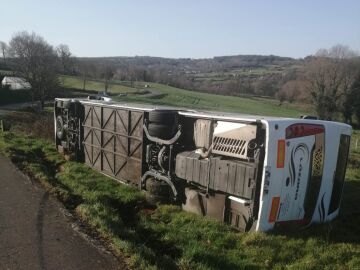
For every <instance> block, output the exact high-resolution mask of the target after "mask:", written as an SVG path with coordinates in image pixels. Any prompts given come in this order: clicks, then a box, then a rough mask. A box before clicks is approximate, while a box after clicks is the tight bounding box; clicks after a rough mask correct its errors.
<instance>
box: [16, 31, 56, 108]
mask: <svg viewBox="0 0 360 270" xmlns="http://www.w3.org/2000/svg"><path fill="white" fill-rule="evenodd" d="M9 45H10V53H11V55H12V57H13V60H14V63H15V67H16V70H17V71H18V72H19V73H20V75H21V76H22V77H24V78H25V79H26V80H27V81H28V82H29V83H30V84H31V87H32V96H33V100H34V99H35V98H39V99H40V101H41V106H42V108H43V107H44V102H45V99H46V98H47V96H48V95H49V94H50V92H51V91H52V90H54V89H55V88H57V86H58V74H57V70H58V58H57V55H56V52H55V50H54V48H53V47H52V46H51V45H49V44H48V43H47V42H46V41H45V40H44V39H43V38H42V37H41V36H39V35H37V34H35V33H31V34H30V33H28V32H26V31H25V32H20V33H17V34H16V35H14V37H13V38H12V39H11V41H10V43H9Z"/></svg>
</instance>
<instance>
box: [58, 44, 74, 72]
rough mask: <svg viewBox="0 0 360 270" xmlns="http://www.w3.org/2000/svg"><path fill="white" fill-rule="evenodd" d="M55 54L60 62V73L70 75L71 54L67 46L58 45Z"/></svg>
mask: <svg viewBox="0 0 360 270" xmlns="http://www.w3.org/2000/svg"><path fill="white" fill-rule="evenodd" d="M56 53H57V55H58V57H59V60H60V64H61V65H60V66H61V73H62V74H69V73H71V64H72V61H71V52H70V49H69V46H68V45H66V44H60V45H59V46H57V47H56Z"/></svg>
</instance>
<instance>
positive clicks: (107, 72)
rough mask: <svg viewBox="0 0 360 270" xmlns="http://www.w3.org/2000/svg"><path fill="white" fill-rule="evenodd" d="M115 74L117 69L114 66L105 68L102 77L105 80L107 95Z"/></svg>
mask: <svg viewBox="0 0 360 270" xmlns="http://www.w3.org/2000/svg"><path fill="white" fill-rule="evenodd" d="M114 74H115V68H114V67H113V66H112V65H110V64H106V65H105V66H104V67H103V71H102V73H101V77H102V78H103V79H104V88H105V89H104V90H105V94H107V92H108V89H109V85H110V82H111V80H112V79H113V77H114Z"/></svg>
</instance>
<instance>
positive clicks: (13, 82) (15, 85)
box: [1, 76, 31, 90]
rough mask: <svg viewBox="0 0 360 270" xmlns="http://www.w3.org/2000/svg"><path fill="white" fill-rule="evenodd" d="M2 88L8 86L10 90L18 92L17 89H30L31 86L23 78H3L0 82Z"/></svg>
mask: <svg viewBox="0 0 360 270" xmlns="http://www.w3.org/2000/svg"><path fill="white" fill-rule="evenodd" d="M1 85H2V87H6V86H8V87H9V89H10V90H19V89H31V85H30V83H29V82H27V81H26V80H25V79H24V78H20V77H8V76H6V77H4V79H3V80H2V81H1Z"/></svg>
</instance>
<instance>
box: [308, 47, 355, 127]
mask: <svg viewBox="0 0 360 270" xmlns="http://www.w3.org/2000/svg"><path fill="white" fill-rule="evenodd" d="M316 56H317V57H315V58H313V59H312V60H310V61H309V63H308V64H307V66H306V68H307V71H308V80H309V83H310V87H309V88H308V90H309V93H310V97H311V99H312V102H313V104H314V106H315V110H316V112H317V114H318V116H319V117H320V118H322V119H326V120H332V119H333V118H334V114H335V113H336V112H341V113H342V114H343V116H344V119H345V122H348V123H349V122H350V121H351V116H352V111H351V110H350V107H349V106H348V101H349V99H351V96H350V86H351V85H352V82H353V80H354V79H355V73H354V70H353V68H351V67H352V65H353V64H352V63H353V57H354V56H356V53H355V52H354V51H352V50H351V49H349V47H347V46H342V45H336V46H334V47H332V48H330V49H329V50H327V49H321V50H319V51H318V52H317V53H316Z"/></svg>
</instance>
